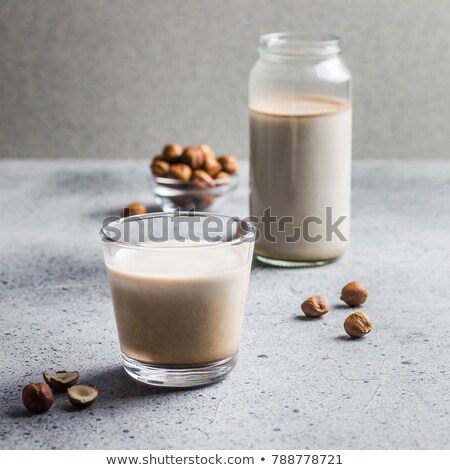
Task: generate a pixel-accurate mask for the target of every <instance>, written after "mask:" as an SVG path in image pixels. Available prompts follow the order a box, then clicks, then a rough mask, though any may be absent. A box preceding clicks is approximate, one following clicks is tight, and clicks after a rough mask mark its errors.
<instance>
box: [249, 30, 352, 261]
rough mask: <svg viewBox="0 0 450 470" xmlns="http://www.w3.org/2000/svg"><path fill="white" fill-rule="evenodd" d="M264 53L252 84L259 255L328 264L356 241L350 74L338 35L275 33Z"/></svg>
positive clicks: (264, 40) (253, 198)
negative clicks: (352, 212) (352, 208)
mask: <svg viewBox="0 0 450 470" xmlns="http://www.w3.org/2000/svg"><path fill="white" fill-rule="evenodd" d="M259 53H260V57H259V59H258V61H257V62H256V64H255V65H254V66H253V68H252V70H251V73H250V81H249V85H250V86H249V112H250V212H251V216H252V221H254V222H255V223H256V224H257V227H258V231H259V234H258V235H259V236H258V240H257V242H256V246H255V254H256V256H257V258H258V259H259V260H260V261H262V262H265V263H268V264H272V265H276V266H284V267H301V266H317V265H322V264H325V263H328V262H330V261H332V260H335V259H336V258H338V257H339V256H341V255H342V254H343V253H344V251H345V250H346V248H347V246H348V243H349V237H350V195H351V147H352V145H351V144H352V105H351V89H350V80H351V77H350V72H349V70H348V68H347V67H346V66H345V64H344V62H343V61H342V59H341V57H340V53H341V45H340V40H339V38H337V37H335V36H331V35H322V36H321V35H317V36H314V35H305V34H300V33H273V34H267V35H264V36H262V37H261V39H260V44H259Z"/></svg>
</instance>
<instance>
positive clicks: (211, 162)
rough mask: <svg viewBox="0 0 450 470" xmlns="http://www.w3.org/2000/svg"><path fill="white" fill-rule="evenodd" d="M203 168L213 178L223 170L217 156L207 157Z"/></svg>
mask: <svg viewBox="0 0 450 470" xmlns="http://www.w3.org/2000/svg"><path fill="white" fill-rule="evenodd" d="M202 168H203V170H205V171H206V173H208V175H209V176H212V177H213V178H217V175H218V174H219V173H220V172H221V171H222V165H221V164H220V163H219V162H218V161H217V160H216V159H215V158H205V161H204V162H203V166H202Z"/></svg>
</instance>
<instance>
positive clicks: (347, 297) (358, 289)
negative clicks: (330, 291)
mask: <svg viewBox="0 0 450 470" xmlns="http://www.w3.org/2000/svg"><path fill="white" fill-rule="evenodd" d="M368 295H369V293H368V292H367V289H366V288H365V287H364V285H363V284H362V283H361V282H358V281H353V282H349V283H348V284H347V285H346V286H344V288H343V289H342V292H341V300H343V301H344V302H345V303H346V304H347V305H350V307H358V306H360V305H362V304H363V303H364V302H365V301H366V300H367V297H368Z"/></svg>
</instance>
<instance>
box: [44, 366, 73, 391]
mask: <svg viewBox="0 0 450 470" xmlns="http://www.w3.org/2000/svg"><path fill="white" fill-rule="evenodd" d="M42 375H43V376H44V380H45V383H46V384H47V385H48V386H49V387H50V388H51V389H52V390H55V391H56V392H64V391H66V390H67V389H68V388H69V387H72V385H75V384H76V383H77V382H78V378H79V377H80V374H79V373H78V372H76V371H73V372H67V371H65V370H61V371H58V372H55V373H54V374H51V373H50V372H44V373H43V374H42Z"/></svg>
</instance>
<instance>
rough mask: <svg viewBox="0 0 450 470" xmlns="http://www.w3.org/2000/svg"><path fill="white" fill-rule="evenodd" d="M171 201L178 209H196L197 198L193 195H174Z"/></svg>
mask: <svg viewBox="0 0 450 470" xmlns="http://www.w3.org/2000/svg"><path fill="white" fill-rule="evenodd" d="M171 201H172V204H174V205H175V207H176V208H177V209H180V210H182V211H187V210H189V209H195V200H194V197H193V196H173V197H172V198H171Z"/></svg>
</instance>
